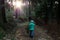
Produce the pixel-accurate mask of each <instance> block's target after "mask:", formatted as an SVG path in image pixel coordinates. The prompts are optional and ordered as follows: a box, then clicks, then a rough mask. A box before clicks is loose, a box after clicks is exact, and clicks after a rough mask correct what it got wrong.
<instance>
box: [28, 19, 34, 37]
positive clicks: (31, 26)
mask: <svg viewBox="0 0 60 40" xmlns="http://www.w3.org/2000/svg"><path fill="white" fill-rule="evenodd" d="M28 29H29V36H30V37H31V38H33V37H34V33H35V32H34V30H35V22H34V20H30V22H29V25H28Z"/></svg>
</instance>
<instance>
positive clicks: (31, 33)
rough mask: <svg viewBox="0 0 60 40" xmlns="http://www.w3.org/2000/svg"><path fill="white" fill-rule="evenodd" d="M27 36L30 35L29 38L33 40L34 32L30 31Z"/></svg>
mask: <svg viewBox="0 0 60 40" xmlns="http://www.w3.org/2000/svg"><path fill="white" fill-rule="evenodd" d="M29 35H30V37H31V38H33V37H34V31H33V30H30V32H29Z"/></svg>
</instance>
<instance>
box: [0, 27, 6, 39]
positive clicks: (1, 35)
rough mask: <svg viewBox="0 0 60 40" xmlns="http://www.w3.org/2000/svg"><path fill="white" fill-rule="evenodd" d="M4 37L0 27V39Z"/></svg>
mask: <svg viewBox="0 0 60 40" xmlns="http://www.w3.org/2000/svg"><path fill="white" fill-rule="evenodd" d="M4 36H5V34H4V30H3V28H1V27H0V39H2V38H3V37H4Z"/></svg>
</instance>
